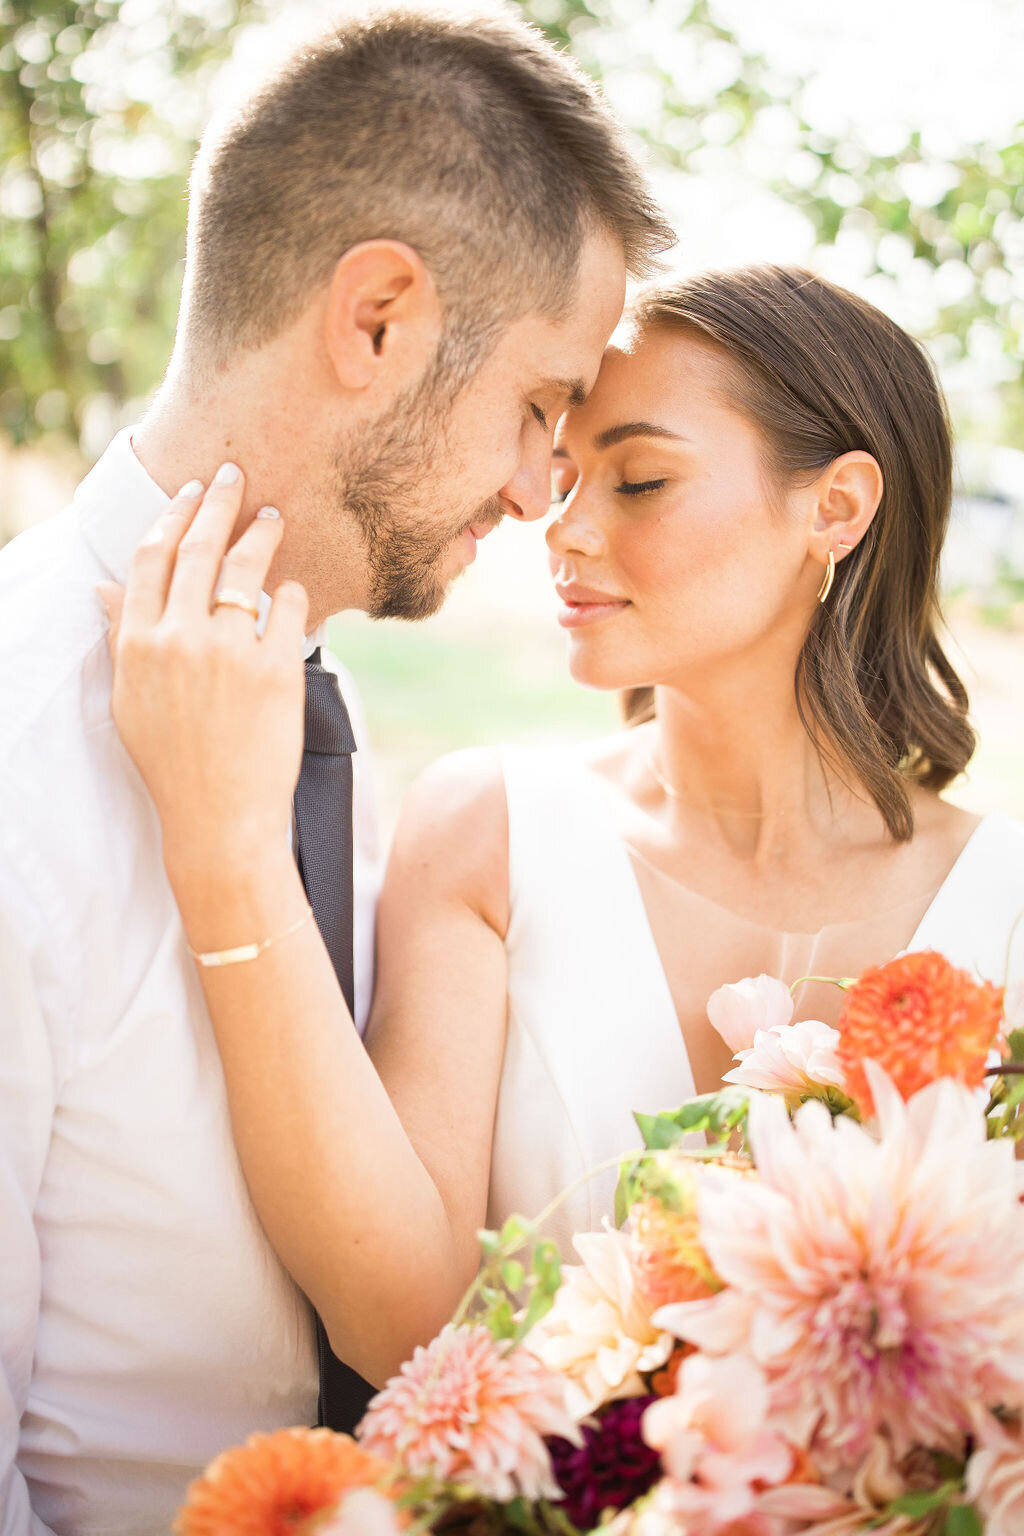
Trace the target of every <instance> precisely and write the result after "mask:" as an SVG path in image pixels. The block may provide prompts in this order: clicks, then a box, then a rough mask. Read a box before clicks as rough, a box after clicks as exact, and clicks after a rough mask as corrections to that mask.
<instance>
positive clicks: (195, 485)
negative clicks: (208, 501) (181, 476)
mask: <svg viewBox="0 0 1024 1536" xmlns="http://www.w3.org/2000/svg"><path fill="white" fill-rule="evenodd" d="M202 493H203V482H202V481H201V480H189V482H188V483H187V485H183V486H182V488H181V490H180V491H179V492H178V495H179V496H180V497H185V498H186V499H187V500H189V501H191V500H192V498H193V496H201V495H202Z"/></svg>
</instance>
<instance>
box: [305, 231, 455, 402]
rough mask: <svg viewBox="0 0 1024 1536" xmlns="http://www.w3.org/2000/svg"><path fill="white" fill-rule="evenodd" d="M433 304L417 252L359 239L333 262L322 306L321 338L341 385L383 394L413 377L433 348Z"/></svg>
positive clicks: (436, 316) (438, 319)
mask: <svg viewBox="0 0 1024 1536" xmlns="http://www.w3.org/2000/svg"><path fill="white" fill-rule="evenodd" d="M441 323H442V316H441V303H440V300H439V298H438V294H437V289H436V288H435V286H434V280H433V278H432V277H431V275H430V273H429V271H428V270H427V267H426V264H425V263H424V261H423V258H422V256H420V254H419V252H418V251H415V250H413V248H412V246H411V245H406V244H404V243H403V242H402V241H401V240H366V241H364V242H363V243H362V244H361V245H354V246H352V248H351V249H350V250H347V251H346V252H345V254H344V256H342V257H341V259H340V260H339V261H338V264H337V266H336V267H335V269H334V273H333V275H332V277H331V281H330V286H329V289H328V293H327V304H326V308H325V311H324V326H325V336H324V340H325V343H326V347H327V353H328V356H329V357H330V359H331V363H332V365H333V368H334V372H335V374H336V375H337V379H338V382H339V384H340V385H342V387H343V388H345V389H349V390H365V389H371V388H373V387H374V386H376V385H378V384H381V385H384V386H385V387H386V389H387V390H388V392H389V393H391V392H393V391H397V390H398V389H400V388H402V387H403V386H404V385H406V384H408V383H411V382H412V381H413V380H414V379H416V378H419V377H420V376H421V375H422V374H423V371H424V369H425V368H426V366H427V364H428V363H429V361H430V359H431V358H432V357H433V355H434V353H435V351H436V350H437V344H438V341H439V340H440V336H441Z"/></svg>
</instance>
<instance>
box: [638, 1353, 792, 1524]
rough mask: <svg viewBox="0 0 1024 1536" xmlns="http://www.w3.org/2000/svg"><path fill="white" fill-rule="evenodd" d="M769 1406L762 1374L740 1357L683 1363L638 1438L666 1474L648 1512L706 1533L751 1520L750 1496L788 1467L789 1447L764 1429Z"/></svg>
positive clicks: (777, 1479) (701, 1357)
mask: <svg viewBox="0 0 1024 1536" xmlns="http://www.w3.org/2000/svg"><path fill="white" fill-rule="evenodd" d="M769 1408H770V1397H769V1391H768V1383H767V1380H766V1378H765V1375H764V1372H763V1371H761V1370H760V1369H759V1368H758V1366H756V1365H755V1364H754V1363H753V1361H752V1360H750V1359H748V1358H746V1357H745V1356H743V1355H733V1356H727V1357H724V1358H721V1359H718V1360H712V1359H708V1357H707V1356H705V1355H691V1356H690V1357H689V1359H687V1360H684V1361H683V1365H682V1369H681V1370H680V1372H679V1381H678V1384H677V1386H676V1390H675V1393H674V1394H673V1396H672V1397H663V1398H660V1399H658V1401H656V1402H655V1403H653V1404H652V1405H651V1407H650V1408H648V1410H647V1412H646V1413H645V1415H644V1425H643V1433H644V1439H645V1440H646V1441H647V1443H648V1445H651V1446H653V1447H654V1448H655V1450H659V1451H660V1452H661V1459H662V1464H663V1465H664V1467H665V1471H666V1473H667V1477H666V1478H665V1480H664V1482H663V1483H662V1484H661V1486H660V1487H659V1489H658V1491H657V1493H656V1495H655V1497H654V1500H653V1503H654V1505H655V1507H656V1508H660V1509H661V1510H662V1511H663V1512H665V1513H671V1514H673V1515H675V1516H677V1517H678V1518H679V1520H680V1522H681V1524H682V1525H683V1526H684V1528H687V1529H688V1528H689V1526H690V1525H691V1523H692V1526H693V1528H694V1529H695V1530H700V1531H706V1532H708V1533H712V1532H718V1531H723V1530H725V1529H727V1528H728V1527H730V1526H732V1525H734V1524H735V1523H736V1522H738V1521H741V1520H745V1519H750V1520H753V1519H754V1518H755V1517H756V1514H757V1494H758V1490H759V1489H760V1488H762V1487H764V1486H771V1485H772V1484H775V1483H781V1482H782V1481H783V1479H784V1478H786V1477H787V1476H788V1474H789V1472H790V1471H791V1469H792V1466H793V1451H792V1449H791V1448H790V1447H789V1446H788V1445H787V1444H786V1443H785V1441H784V1440H783V1439H782V1438H781V1437H780V1436H779V1435H778V1434H776V1433H775V1432H774V1431H773V1430H772V1429H770V1428H769V1424H768V1414H769Z"/></svg>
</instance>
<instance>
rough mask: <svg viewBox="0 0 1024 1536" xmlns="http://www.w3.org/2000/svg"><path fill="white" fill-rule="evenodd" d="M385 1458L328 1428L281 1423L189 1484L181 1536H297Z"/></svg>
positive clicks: (366, 1480)
mask: <svg viewBox="0 0 1024 1536" xmlns="http://www.w3.org/2000/svg"><path fill="white" fill-rule="evenodd" d="M387 1470H388V1466H387V1463H386V1462H384V1461H382V1460H381V1459H380V1457H379V1456H373V1455H371V1454H370V1452H369V1451H364V1450H363V1448H362V1446H359V1445H356V1443H355V1441H354V1440H352V1439H350V1437H349V1436H348V1435H336V1434H334V1433H333V1431H331V1430H329V1429H279V1430H277V1431H276V1432H275V1433H274V1434H271V1435H252V1436H251V1437H250V1438H249V1439H248V1440H247V1441H246V1443H245V1445H240V1446H236V1447H235V1448H234V1449H233V1450H230V1451H225V1452H224V1454H223V1455H222V1456H218V1457H217V1459H216V1461H213V1462H211V1463H210V1465H209V1466H208V1467H207V1469H206V1471H205V1472H204V1473H203V1475H202V1477H200V1478H197V1480H196V1481H195V1482H194V1483H192V1484H191V1485H190V1487H189V1490H188V1496H187V1498H186V1501H185V1504H184V1507H183V1508H182V1510H181V1512H180V1514H179V1515H178V1518H177V1520H176V1521H175V1524H174V1529H175V1532H176V1533H177V1536H292V1533H294V1532H296V1531H298V1530H299V1529H300V1528H301V1527H302V1525H303V1524H304V1522H305V1521H307V1520H309V1519H310V1518H311V1517H312V1516H313V1515H317V1514H320V1513H321V1512H322V1511H325V1510H328V1509H333V1507H334V1506H335V1504H337V1502H338V1500H339V1499H340V1498H341V1496H342V1494H343V1493H347V1492H348V1491H349V1489H352V1488H365V1487H367V1486H369V1485H370V1484H371V1483H376V1482H377V1481H378V1480H379V1479H380V1478H381V1477H382V1476H383V1474H384V1473H386V1472H387Z"/></svg>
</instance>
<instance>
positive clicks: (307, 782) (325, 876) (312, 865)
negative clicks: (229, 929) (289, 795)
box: [295, 650, 373, 1434]
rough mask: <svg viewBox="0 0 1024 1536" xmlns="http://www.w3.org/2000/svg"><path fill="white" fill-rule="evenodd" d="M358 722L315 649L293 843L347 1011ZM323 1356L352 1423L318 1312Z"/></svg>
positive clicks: (362, 1385)
mask: <svg viewBox="0 0 1024 1536" xmlns="http://www.w3.org/2000/svg"><path fill="white" fill-rule="evenodd" d="M355 750H356V743H355V737H354V736H353V734H352V725H351V722H350V721H349V718H348V710H347V709H346V708H345V701H344V700H343V699H342V697H341V692H340V690H339V688H338V679H337V678H336V677H335V675H334V673H333V672H329V671H328V670H327V668H326V667H324V666H323V665H322V664H321V661H320V652H319V650H315V651H314V652H313V654H312V656H310V658H309V660H308V661H307V662H306V728H305V742H304V746H303V752H302V768H301V771H300V773H299V782H298V784H297V785H296V786H295V832H296V837H295V851H296V856H297V858H298V861H299V872H300V874H301V875H302V883H303V885H304V886H305V888H306V895H307V896H308V897H309V904H310V906H311V907H312V908H313V916H314V918H315V919H316V925H317V927H318V928H319V929H320V932H321V934H322V935H323V940H324V943H325V944H326V945H327V952H328V954H329V955H330V957H331V964H332V965H333V966H334V971H335V975H336V976H337V978H338V984H339V985H340V987H341V990H342V993H343V995H344V998H345V1001H346V1003H347V1004H348V1007H349V1012H350V1013H351V1014H352V1015H353V1017H354V1016H355V985H354V981H353V961H352V918H353V896H352V753H353V752H354V751H355ZM316 1332H317V1353H318V1357H319V1363H320V1406H319V1421H320V1423H321V1424H326V1425H327V1426H328V1427H329V1428H331V1429H335V1430H340V1431H347V1432H348V1433H349V1434H351V1432H352V1430H353V1429H354V1428H355V1426H356V1425H357V1424H358V1422H359V1420H360V1419H361V1418H362V1416H363V1413H364V1412H365V1409H366V1404H367V1402H368V1401H369V1398H370V1396H371V1394H372V1392H373V1388H372V1387H371V1386H369V1385H368V1383H367V1382H365V1381H363V1379H362V1377H360V1376H357V1375H356V1373H355V1371H353V1370H351V1369H350V1368H349V1367H348V1366H347V1365H345V1364H343V1362H342V1361H340V1360H339V1359H338V1358H337V1356H336V1355H334V1354H332V1353H331V1347H330V1344H329V1343H328V1340H327V1334H326V1332H325V1330H324V1326H323V1323H322V1322H321V1321H320V1319H319V1317H318V1318H317V1320H316Z"/></svg>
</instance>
